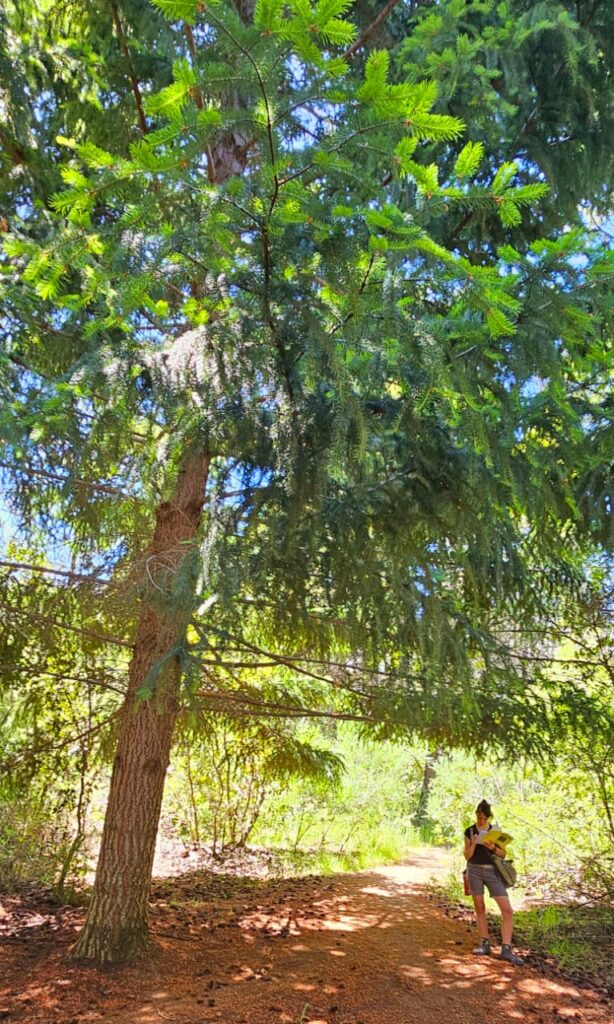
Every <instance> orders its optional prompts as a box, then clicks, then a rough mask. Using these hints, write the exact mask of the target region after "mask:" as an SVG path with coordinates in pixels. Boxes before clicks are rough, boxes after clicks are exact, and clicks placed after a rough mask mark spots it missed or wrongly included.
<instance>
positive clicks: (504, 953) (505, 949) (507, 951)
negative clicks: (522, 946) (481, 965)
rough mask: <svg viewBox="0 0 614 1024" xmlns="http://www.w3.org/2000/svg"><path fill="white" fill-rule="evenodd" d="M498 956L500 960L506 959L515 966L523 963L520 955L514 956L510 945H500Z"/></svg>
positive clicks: (520, 965)
mask: <svg viewBox="0 0 614 1024" xmlns="http://www.w3.org/2000/svg"><path fill="white" fill-rule="evenodd" d="M499 958H500V959H501V960H507V962H508V964H514V966H515V967H522V965H523V964H524V960H523V959H522V957H521V956H516V954H515V953H513V952H512V947H511V946H501V952H500V953H499Z"/></svg>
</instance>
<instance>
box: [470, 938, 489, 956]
mask: <svg viewBox="0 0 614 1024" xmlns="http://www.w3.org/2000/svg"><path fill="white" fill-rule="evenodd" d="M473 952H474V953H477V955H478V956H490V939H482V941H481V942H480V945H479V946H476V947H475V949H474V951H473Z"/></svg>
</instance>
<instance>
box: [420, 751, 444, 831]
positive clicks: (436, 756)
mask: <svg viewBox="0 0 614 1024" xmlns="http://www.w3.org/2000/svg"><path fill="white" fill-rule="evenodd" d="M441 755H442V750H441V748H440V747H437V749H436V750H431V751H429V753H428V754H427V755H426V757H425V759H424V774H423V776H422V786H421V788H420V795H419V797H418V805H417V807H416V813H415V814H414V824H415V825H417V826H418V828H420V827H422V826H424V825H426V824H427V823H428V817H427V813H426V808H427V805H428V801H429V795H430V792H431V784H432V782H433V779H434V778H435V775H436V773H437V762H438V761H439V760H440V758H441Z"/></svg>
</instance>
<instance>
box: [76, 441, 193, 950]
mask: <svg viewBox="0 0 614 1024" xmlns="http://www.w3.org/2000/svg"><path fill="white" fill-rule="evenodd" d="M208 468H209V457H208V456H207V455H206V454H204V453H198V454H194V453H188V454H187V455H186V457H185V459H184V463H183V465H182V467H181V470H180V472H179V476H178V479H177V483H176V485H175V489H174V492H173V495H172V497H171V499H170V501H168V502H165V503H164V504H162V505H160V506H159V507H158V509H157V512H156V526H155V530H154V535H153V539H152V541H151V544H150V546H149V549H148V551H147V552H146V554H145V570H146V571H145V578H146V580H147V585H146V586H145V597H144V607H143V611H142V614H141V618H140V622H139V626H138V630H137V635H136V640H135V644H134V653H133V657H132V660H131V663H130V672H129V688H128V693H127V696H126V700H125V703H124V706H123V709H122V712H121V717H120V724H119V737H118V744H117V751H116V754H115V760H114V764H113V775H112V779H111V789H110V793H109V802H108V806H107V813H106V818H105V825H104V832H103V837H102V845H101V848H100V857H99V860H98V868H97V872H96V882H95V885H94V892H93V898H92V903H91V906H90V910H89V914H88V917H87V922H86V924H85V927H84V929H83V931H82V933H81V935H80V936H79V939H78V941H77V944H76V947H75V955H76V956H79V957H86V958H88V959H92V960H96V961H98V962H99V963H104V962H108V961H120V960H126V959H130V957H132V956H134V955H135V954H136V953H137V952H138V951H139V950H141V949H143V948H144V947H145V945H146V944H147V938H148V931H147V908H148V897H149V889H150V883H151V869H152V864H153V857H154V850H155V844H156V834H157V830H158V820H159V817H160V808H161V804H162V794H163V790H164V779H165V776H166V770H167V767H168V762H169V757H170V750H171V744H172V738H173V730H174V726H175V720H176V718H177V712H178V706H179V686H180V682H181V666H180V663H179V659H178V658H177V657H176V656H174V655H171V656H170V657H167V656H168V654H169V652H170V651H172V649H173V647H174V646H175V644H176V643H177V642H178V641H180V640H181V639H182V638H183V635H184V632H185V628H186V625H187V619H188V616H189V611H190V608H189V607H187V608H186V607H182V605H181V602H178V601H177V600H175V599H174V595H173V593H172V587H173V581H174V580H175V579H176V576H177V573H178V572H179V571H180V570H181V568H182V567H184V562H185V559H186V558H188V557H190V555H191V554H192V553H193V547H192V545H191V544H190V542H192V543H193V544H195V543H196V541H197V535H198V528H199V524H200V520H201V516H202V509H203V504H204V498H205V487H206V483H207V475H208ZM165 656H166V660H164V661H162V662H161V661H160V659H165ZM160 664H162V666H163V667H162V670H161V671H160V672H159V674H158V675H157V676H156V677H155V686H154V690H153V694H152V696H151V697H150V698H149V699H146V700H142V699H139V697H138V694H139V691H140V690H141V689H142V687H143V685H144V683H145V681H146V680H147V677H148V675H149V673H150V672H151V670H152V669H154V670H155V668H154V667H155V666H157V665H160Z"/></svg>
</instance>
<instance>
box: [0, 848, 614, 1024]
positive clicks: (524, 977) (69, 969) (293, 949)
mask: <svg viewBox="0 0 614 1024" xmlns="http://www.w3.org/2000/svg"><path fill="white" fill-rule="evenodd" d="M432 873H433V862H432V854H431V853H429V854H426V853H416V855H415V856H412V860H411V861H410V862H408V863H407V864H404V865H401V866H397V867H389V868H381V869H378V870H370V871H365V872H361V873H358V874H353V875H341V876H336V877H334V878H325V879H322V878H303V879H293V880H281V881H265V882H262V881H259V882H249V881H247V880H241V879H234V880H232V881H230V880H225V879H224V877H223V876H222V877H218V878H217V879H215V878H214V879H212V877H211V876H207V878H206V879H205V878H204V875H203V873H199V874H193V875H190V876H185V877H184V878H183V879H181V880H178V879H172V880H169V882H168V883H158V884H157V885H156V886H155V888H154V892H153V899H152V916H151V924H152V933H153V936H154V940H155V941H154V944H153V946H152V950H151V953H150V954H149V955H148V956H147V957H145V958H143V959H142V960H141V961H140V962H139V963H138V964H136V965H132V966H129V967H108V968H105V969H96V968H92V967H86V966H82V965H78V964H76V963H74V962H73V961H71V960H70V957H69V950H70V946H71V943H72V942H73V941H74V938H75V933H76V931H78V929H79V927H80V925H81V923H82V921H83V911H82V910H78V909H71V908H61V907H60V908H58V907H53V906H51V905H44V904H42V903H41V902H40V900H39V901H34V900H33V898H30V899H24V898H22V899H21V900H17V899H16V898H12V899H8V898H4V899H3V900H2V912H1V914H0V926H2V927H1V928H0V934H1V933H2V932H3V933H4V935H3V938H2V940H1V944H0V1020H6V1021H9V1022H15V1024H17V1022H20V1024H87V1022H89V1021H92V1022H94V1021H96V1022H97V1021H104V1022H108V1024H164V1022H167V1021H169V1022H172V1024H204V1022H206V1021H220V1022H221V1024H431V1022H438V1024H516V1022H519V1021H526V1022H528V1024H554V1022H558V1024H561V1022H562V1021H563V1020H571V1021H582V1022H584V1024H608V1022H610V1024H611V1021H612V1019H613V1015H612V1009H613V1004H612V1002H611V1001H608V1000H607V997H606V996H604V995H603V994H600V993H599V992H597V991H595V990H591V989H578V988H575V987H574V986H573V985H572V984H570V983H567V982H565V981H562V980H560V979H556V978H548V977H544V976H543V974H542V973H540V968H539V965H538V964H537V962H536V963H535V964H534V965H532V964H531V962H529V964H528V965H527V966H525V967H523V968H514V967H512V966H510V965H508V964H505V963H503V962H501V961H499V960H497V959H495V958H494V957H493V958H491V959H485V958H478V957H475V956H473V955H472V947H473V945H474V941H475V933H474V931H473V929H472V927H470V925H469V923H468V922H467V921H466V920H463V919H454V918H451V917H449V916H447V915H446V914H445V913H444V911H443V909H442V908H441V907H440V906H439V905H438V903H437V901H436V900H435V899H434V898H433V897H432V895H431V894H430V893H429V891H428V887H427V885H426V883H427V881H428V878H429V877H430V875H431V874H432ZM177 886H179V889H178V888H177ZM220 895H221V896H222V898H220Z"/></svg>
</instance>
